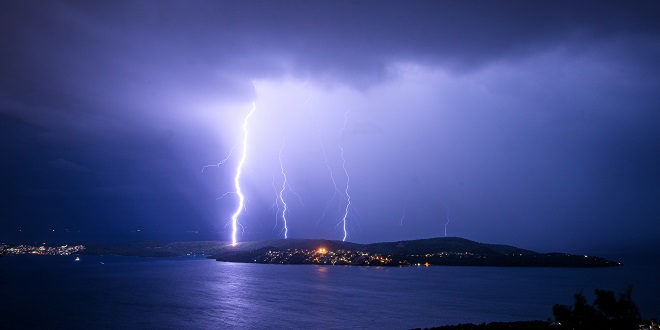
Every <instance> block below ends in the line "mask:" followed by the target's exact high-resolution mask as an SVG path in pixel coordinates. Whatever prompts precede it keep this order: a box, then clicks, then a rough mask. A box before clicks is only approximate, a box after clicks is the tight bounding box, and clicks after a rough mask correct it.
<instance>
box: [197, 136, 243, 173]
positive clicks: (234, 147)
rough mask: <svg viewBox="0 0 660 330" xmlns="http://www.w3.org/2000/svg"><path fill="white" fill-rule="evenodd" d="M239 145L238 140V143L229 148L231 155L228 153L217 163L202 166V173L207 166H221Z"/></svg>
mask: <svg viewBox="0 0 660 330" xmlns="http://www.w3.org/2000/svg"><path fill="white" fill-rule="evenodd" d="M237 146H238V141H236V144H235V145H234V146H233V147H232V148H231V149H230V150H229V155H227V157H225V159H223V160H221V161H220V162H218V163H217V164H211V165H204V167H202V172H201V173H204V170H205V169H206V168H207V167H220V165H222V164H224V163H225V162H226V161H228V160H229V158H231V155H232V154H233V153H234V150H236V147H237Z"/></svg>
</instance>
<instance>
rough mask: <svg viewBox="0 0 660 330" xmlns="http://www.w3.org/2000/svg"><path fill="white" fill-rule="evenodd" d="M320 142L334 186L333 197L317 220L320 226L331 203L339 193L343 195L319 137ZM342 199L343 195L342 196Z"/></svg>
mask: <svg viewBox="0 0 660 330" xmlns="http://www.w3.org/2000/svg"><path fill="white" fill-rule="evenodd" d="M319 144H320V145H321V151H322V152H323V158H324V159H325V168H327V169H328V172H330V180H332V187H333V188H334V190H333V192H332V198H330V199H329V200H328V202H326V203H325V208H323V212H322V213H321V216H320V217H319V218H318V220H316V226H317V227H318V225H319V221H321V219H323V218H324V217H325V214H326V213H327V212H328V209H329V208H330V204H332V202H333V201H334V200H335V198H336V197H337V195H338V194H339V195H341V194H342V192H341V191H340V190H339V188H337V181H336V180H335V174H334V172H333V171H332V168H331V167H330V164H329V163H328V155H327V154H326V152H325V147H324V146H323V141H321V139H320V138H319ZM340 199H341V197H340Z"/></svg>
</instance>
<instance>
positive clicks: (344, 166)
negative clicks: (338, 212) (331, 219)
mask: <svg viewBox="0 0 660 330" xmlns="http://www.w3.org/2000/svg"><path fill="white" fill-rule="evenodd" d="M339 150H340V151H341V161H342V165H341V166H342V167H343V168H344V173H345V174H346V190H345V191H344V193H345V194H346V209H345V210H344V217H343V218H342V220H341V222H342V225H343V227H344V238H342V242H345V241H346V236H348V233H347V232H346V217H348V208H349V207H350V206H351V195H349V194H348V184H349V183H350V181H351V178H350V177H349V176H348V171H347V170H346V159H345V158H344V148H342V147H339Z"/></svg>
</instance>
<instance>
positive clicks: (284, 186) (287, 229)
mask: <svg viewBox="0 0 660 330" xmlns="http://www.w3.org/2000/svg"><path fill="white" fill-rule="evenodd" d="M278 157H279V160H280V170H281V171H282V177H283V178H284V179H283V180H282V189H281V190H280V194H279V197H280V202H281V203H282V224H283V225H284V239H287V238H289V237H288V234H289V228H288V227H287V225H286V202H285V201H284V197H283V196H282V195H283V194H284V190H286V186H287V184H286V173H285V172H284V164H283V163H282V148H280V153H279V155H278Z"/></svg>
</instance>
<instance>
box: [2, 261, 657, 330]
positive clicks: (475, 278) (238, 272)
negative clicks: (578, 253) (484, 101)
mask: <svg viewBox="0 0 660 330" xmlns="http://www.w3.org/2000/svg"><path fill="white" fill-rule="evenodd" d="M73 259H74V258H73V257H48V256H45V257H44V256H7V257H4V258H2V259H0V292H1V299H0V315H2V317H1V318H0V322H1V325H2V326H0V328H7V329H21V328H35V329H44V328H49V329H53V328H66V329H119V328H125V329H233V328H241V329H273V328H300V329H312V328H320V329H342V328H353V329H354V328H365V329H370V328H381V329H382V328H385V329H410V328H415V327H430V326H438V325H446V324H456V323H465V322H472V323H481V322H490V321H519V320H538V319H540V320H545V319H547V318H548V317H551V316H552V306H553V304H555V303H564V304H570V303H571V302H572V296H573V294H574V293H575V292H577V291H580V290H583V292H584V293H587V294H588V296H589V295H590V294H591V293H592V292H593V289H594V288H601V289H609V290H614V291H616V292H622V291H623V290H624V289H625V287H626V285H627V284H634V291H633V298H634V300H635V301H636V302H637V303H638V305H639V306H640V309H641V311H642V315H643V316H644V317H646V318H650V317H658V316H660V305H659V303H658V299H657V298H656V297H659V296H660V284H659V283H658V281H657V280H656V279H655V277H656V276H657V274H658V271H659V270H660V269H659V268H658V267H657V266H639V265H637V266H635V265H626V266H624V267H618V268H606V269H553V268H494V267H407V268H376V267H348V266H312V265H256V264H237V263H223V262H216V261H214V260H207V259H203V258H177V259H148V258H132V257H111V256H105V257H92V256H83V257H82V260H81V261H78V262H74V261H73Z"/></svg>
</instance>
